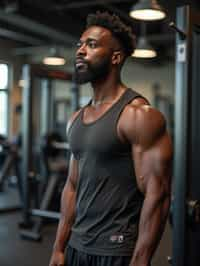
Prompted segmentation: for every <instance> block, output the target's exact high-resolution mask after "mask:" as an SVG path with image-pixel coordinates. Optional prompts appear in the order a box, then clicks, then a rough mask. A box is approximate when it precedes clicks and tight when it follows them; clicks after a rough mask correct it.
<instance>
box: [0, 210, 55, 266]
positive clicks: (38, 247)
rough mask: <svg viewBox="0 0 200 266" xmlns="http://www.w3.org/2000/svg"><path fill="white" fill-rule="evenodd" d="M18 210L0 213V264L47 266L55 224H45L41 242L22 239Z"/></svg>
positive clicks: (7, 265) (4, 265)
mask: <svg viewBox="0 0 200 266" xmlns="http://www.w3.org/2000/svg"><path fill="white" fill-rule="evenodd" d="M20 221H21V214H20V212H15V213H10V214H1V215H0V266H48V262H49V258H50V255H51V249H52V245H53V241H54V238H55V231H56V225H54V224H50V225H46V226H45V227H44V229H43V240H42V242H33V241H28V240H22V239H21V238H20V235H19V229H18V222H20Z"/></svg>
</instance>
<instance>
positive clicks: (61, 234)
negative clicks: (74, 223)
mask: <svg viewBox="0 0 200 266" xmlns="http://www.w3.org/2000/svg"><path fill="white" fill-rule="evenodd" d="M70 233H71V224H69V223H68V222H67V221H66V220H65V219H64V218H60V221H59V225H58V229H57V234H56V240H55V242H54V246H53V249H54V250H58V251H62V252H64V250H65V247H66V244H67V242H68V240H69V237H70Z"/></svg>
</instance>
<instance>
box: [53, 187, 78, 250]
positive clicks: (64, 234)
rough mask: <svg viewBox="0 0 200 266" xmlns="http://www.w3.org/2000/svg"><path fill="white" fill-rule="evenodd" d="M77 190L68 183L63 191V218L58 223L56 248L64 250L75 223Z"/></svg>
mask: <svg viewBox="0 0 200 266" xmlns="http://www.w3.org/2000/svg"><path fill="white" fill-rule="evenodd" d="M74 209H75V192H74V190H73V189H71V186H70V184H68V185H67V186H66V187H65V188H64V190H63V193H62V199H61V218H60V221H59V224H58V229H57V233H56V240H55V243H54V250H59V251H64V249H65V247H66V244H67V241H68V240H69V237H70V233H71V228H72V225H73V223H74Z"/></svg>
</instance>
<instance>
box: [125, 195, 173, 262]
mask: <svg viewBox="0 0 200 266" xmlns="http://www.w3.org/2000/svg"><path fill="white" fill-rule="evenodd" d="M169 204H170V199H169V197H168V196H166V197H164V198H162V199H158V198H157V199H156V198H153V197H152V198H151V199H149V198H145V201H144V204H143V208H142V212H141V217H140V223H139V234H138V240H137V242H136V246H135V249H134V253H133V257H132V260H131V264H130V266H149V265H150V261H151V258H152V256H153V253H154V251H155V250H156V248H157V246H158V243H159V241H160V238H161V236H162V233H163V231H164V226H165V223H166V219H167V215H168V210H169Z"/></svg>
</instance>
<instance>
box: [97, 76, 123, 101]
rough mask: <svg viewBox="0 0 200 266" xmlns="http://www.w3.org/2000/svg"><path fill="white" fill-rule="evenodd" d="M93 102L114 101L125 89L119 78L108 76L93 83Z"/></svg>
mask: <svg viewBox="0 0 200 266" xmlns="http://www.w3.org/2000/svg"><path fill="white" fill-rule="evenodd" d="M92 87H93V93H94V95H93V103H94V104H95V103H97V104H101V103H107V102H113V101H114V100H115V99H116V98H118V95H121V94H122V92H123V91H124V90H125V86H124V85H123V84H122V82H121V80H120V79H119V78H113V77H108V78H105V79H102V80H98V81H96V82H93V83H92Z"/></svg>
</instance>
